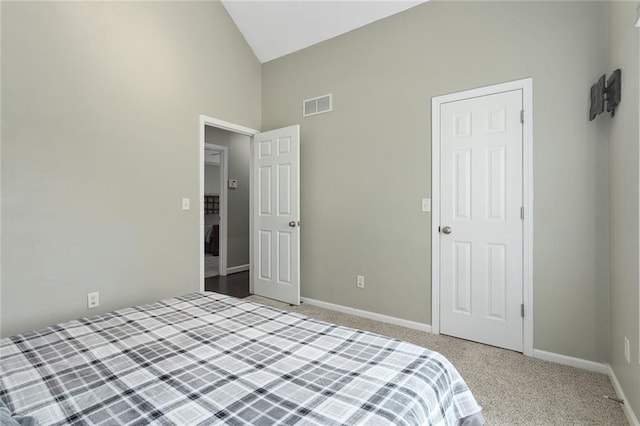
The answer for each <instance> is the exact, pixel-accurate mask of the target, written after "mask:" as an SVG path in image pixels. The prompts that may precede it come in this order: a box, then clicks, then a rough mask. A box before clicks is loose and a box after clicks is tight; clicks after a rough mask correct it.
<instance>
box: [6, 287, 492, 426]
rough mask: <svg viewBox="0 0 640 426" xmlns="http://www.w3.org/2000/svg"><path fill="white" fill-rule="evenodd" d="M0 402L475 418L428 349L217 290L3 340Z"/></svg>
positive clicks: (131, 419) (154, 419)
mask: <svg viewBox="0 0 640 426" xmlns="http://www.w3.org/2000/svg"><path fill="white" fill-rule="evenodd" d="M0 399H1V400H2V402H4V403H5V404H6V406H7V407H8V409H9V411H10V412H11V414H12V415H14V416H33V417H34V418H35V419H36V420H37V421H39V422H40V423H41V424H68V423H71V424H98V425H146V424H159V425H171V424H175V425H197V424H213V423H226V424H232V425H248V424H251V425H271V424H304V425H337V424H347V425H354V424H366V425H382V424H385V425H387V424H395V425H425V424H451V425H455V424H461V423H462V421H463V420H467V421H469V420H470V419H472V420H474V421H480V422H482V415H481V414H480V410H481V409H480V407H479V406H478V405H477V403H476V401H475V400H474V398H473V396H472V395H471V392H470V390H469V388H468V387H467V385H466V384H465V382H464V381H463V380H462V378H461V377H460V375H459V374H458V372H457V371H456V369H455V368H454V367H453V366H452V365H451V364H450V363H449V361H448V360H446V359H445V358H444V357H443V356H441V355H440V354H438V353H436V352H431V351H429V350H427V349H424V348H421V347H418V346H415V345H412V344H409V343H405V342H401V341H399V340H395V339H391V338H388V337H384V336H380V335H376V334H373V333H369V332H365V331H361V330H355V329H351V328H346V327H340V326H337V325H334V324H329V323H326V322H322V321H318V320H315V319H312V318H308V317H305V316H302V315H299V314H295V313H288V312H285V311H282V310H279V309H276V308H272V307H267V306H262V305H259V304H256V303H251V302H247V301H244V300H242V299H235V298H232V297H228V296H223V295H220V294H216V293H204V294H191V295H187V296H183V297H176V298H172V299H167V300H163V301H160V302H157V303H154V304H150V305H144V306H136V307H133V308H128V309H121V310H119V311H115V312H112V313H108V314H105V315H100V316H94V317H91V318H83V319H79V320H75V321H71V322H67V323H64V324H59V325H55V326H52V327H48V328H44V329H41V330H37V331H32V332H29V333H24V334H19V335H16V336H13V337H10V338H5V339H2V340H0ZM472 423H473V421H472Z"/></svg>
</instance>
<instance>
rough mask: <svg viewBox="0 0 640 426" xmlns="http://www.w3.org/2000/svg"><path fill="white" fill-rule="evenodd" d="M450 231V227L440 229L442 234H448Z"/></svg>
mask: <svg viewBox="0 0 640 426" xmlns="http://www.w3.org/2000/svg"><path fill="white" fill-rule="evenodd" d="M451 231H452V229H451V227H450V226H445V227H444V228H442V233H443V234H450V233H451Z"/></svg>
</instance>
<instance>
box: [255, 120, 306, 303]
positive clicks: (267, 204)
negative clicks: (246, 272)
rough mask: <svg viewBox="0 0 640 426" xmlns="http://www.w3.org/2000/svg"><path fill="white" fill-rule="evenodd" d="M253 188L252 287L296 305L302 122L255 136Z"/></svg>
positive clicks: (267, 295)
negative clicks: (299, 124)
mask: <svg viewBox="0 0 640 426" xmlns="http://www.w3.org/2000/svg"><path fill="white" fill-rule="evenodd" d="M253 188H254V203H253V205H254V208H253V259H254V260H253V262H254V267H253V276H252V279H253V291H254V293H255V294H258V295H260V296H265V297H269V298H271V299H276V300H280V301H283V302H286V303H290V304H294V305H298V304H300V227H299V225H300V222H299V221H300V126H298V125H295V126H290V127H286V128H283V129H277V130H272V131H269V132H264V133H258V134H256V135H255V136H254V147H253Z"/></svg>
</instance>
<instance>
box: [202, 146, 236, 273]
mask: <svg viewBox="0 0 640 426" xmlns="http://www.w3.org/2000/svg"><path fill="white" fill-rule="evenodd" d="M204 149H205V150H207V149H210V150H212V151H217V152H219V153H220V159H221V161H220V199H221V202H220V206H219V208H220V213H219V216H220V218H221V219H220V222H221V224H220V236H219V247H220V250H219V256H220V257H219V258H218V260H219V261H218V270H219V274H220V276H222V277H225V276H226V275H227V229H228V227H227V226H228V225H227V223H228V219H227V213H228V210H229V201H228V199H227V196H228V195H229V190H228V189H227V187H228V185H227V182H228V180H229V149H228V148H227V147H226V146H222V145H216V144H212V143H208V142H205V143H204ZM203 183H204V180H203ZM203 188H204V185H203ZM203 191H204V189H203ZM203 194H204V192H203ZM202 198H203V199H204V197H202ZM201 210H204V209H201ZM203 214H204V213H203ZM202 226H204V222H203V225H202ZM202 234H203V237H202V238H204V228H203V230H202ZM202 244H203V246H204V240H203V242H202ZM203 259H204V254H203ZM203 267H204V266H203Z"/></svg>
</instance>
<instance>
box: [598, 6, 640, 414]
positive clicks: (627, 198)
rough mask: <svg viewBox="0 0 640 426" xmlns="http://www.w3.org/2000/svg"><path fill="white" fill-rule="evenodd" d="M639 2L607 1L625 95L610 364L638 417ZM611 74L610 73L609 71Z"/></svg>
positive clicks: (618, 130) (615, 208)
mask: <svg viewBox="0 0 640 426" xmlns="http://www.w3.org/2000/svg"><path fill="white" fill-rule="evenodd" d="M637 4H638V3H637V2H611V3H610V5H609V69H608V71H607V73H610V72H611V71H612V70H614V69H615V68H620V69H622V99H621V102H620V106H619V107H618V109H617V110H616V116H615V117H614V118H613V119H610V118H608V117H606V118H604V117H603V118H600V117H599V120H603V121H606V122H607V125H609V126H610V130H611V134H610V140H609V152H610V156H609V169H610V186H609V188H610V203H611V204H610V206H611V207H610V209H611V222H610V227H611V239H610V244H611V359H610V363H611V367H612V368H613V370H614V372H615V373H616V376H617V377H618V380H619V381H620V384H621V385H622V387H623V388H624V392H625V395H626V397H627V400H628V401H627V404H629V405H630V406H631V407H632V408H633V410H634V412H635V413H636V415H640V365H639V364H638V363H639V362H640V354H639V353H638V350H639V348H640V341H639V339H640V329H639V328H640V311H639V304H640V295H639V294H638V292H639V288H638V286H639V283H638V278H639V277H638V259H639V256H640V253H639V251H638V250H639V248H638V244H639V243H640V241H639V239H638V232H639V231H640V229H639V227H638V220H639V219H638V218H639V214H640V212H639V211H638V202H639V199H638V190H639V185H638V182H639V179H640V174H639V169H638V167H639V166H638V162H639V158H638V156H639V155H640V152H639V150H638V141H639V140H640V133H639V130H638V123H639V122H640V107H639V105H638V103H639V101H638V98H639V96H638V93H639V91H640V85H639V84H638V79H639V77H638V76H639V73H640V69H639V65H638V61H639V60H640V55H639V53H638V52H639V49H640V43H639V42H638V37H639V35H638V34H639V32H640V29H638V28H635V27H634V26H633V21H634V17H635V16H636V6H637ZM607 75H608V74H607ZM625 336H626V337H627V338H628V339H629V342H630V343H631V345H630V346H631V364H627V362H626V361H625V359H624V337H625Z"/></svg>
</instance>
